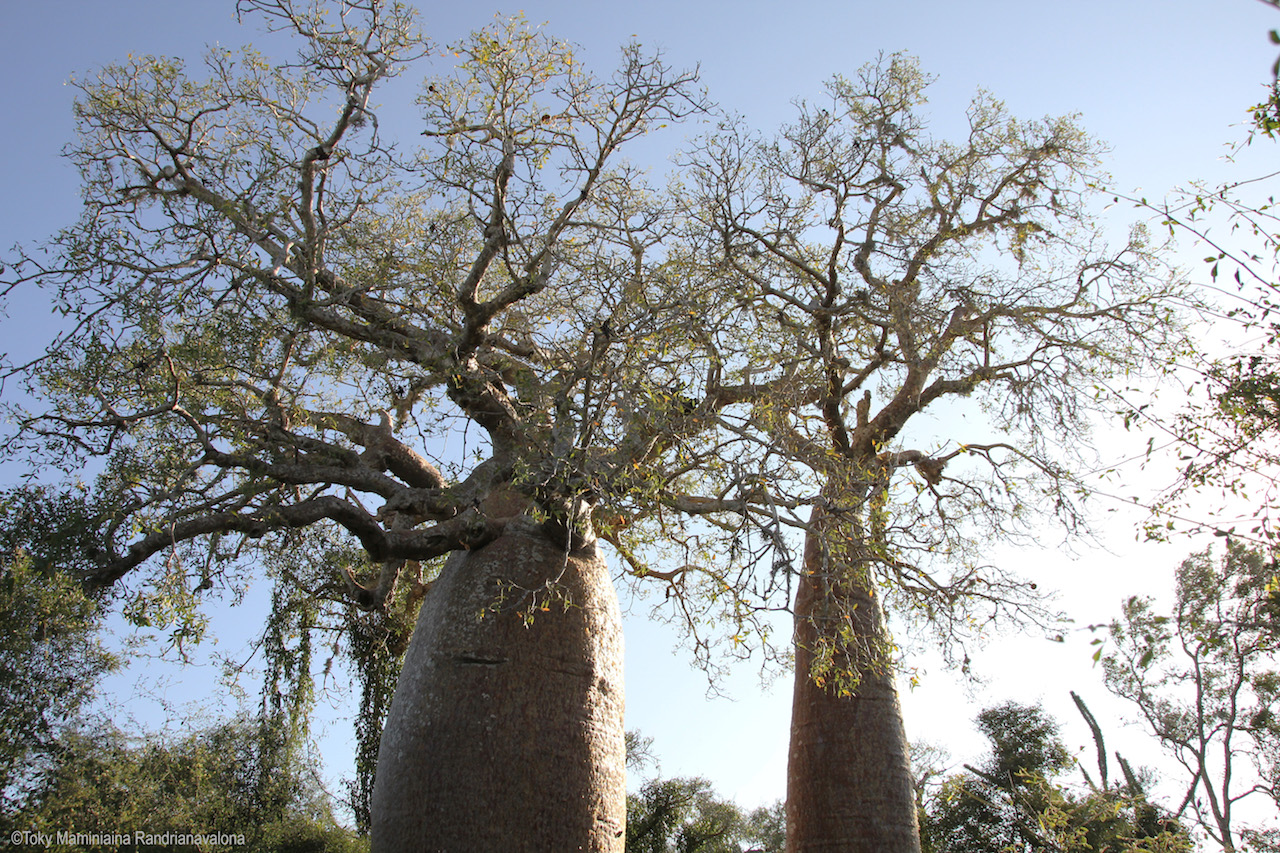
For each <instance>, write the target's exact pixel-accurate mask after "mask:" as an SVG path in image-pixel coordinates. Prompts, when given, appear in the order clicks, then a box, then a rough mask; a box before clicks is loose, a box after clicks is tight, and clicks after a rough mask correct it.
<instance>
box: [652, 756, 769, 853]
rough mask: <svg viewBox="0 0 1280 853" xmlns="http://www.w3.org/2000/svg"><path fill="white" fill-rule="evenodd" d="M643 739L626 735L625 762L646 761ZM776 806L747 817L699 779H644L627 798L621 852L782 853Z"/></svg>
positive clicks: (755, 811) (756, 811)
mask: <svg viewBox="0 0 1280 853" xmlns="http://www.w3.org/2000/svg"><path fill="white" fill-rule="evenodd" d="M649 743H650V741H649V739H648V738H642V737H640V736H639V735H637V734H634V733H632V732H628V733H627V763H628V766H629V767H631V768H633V769H640V768H643V767H644V766H645V765H646V764H648V763H649V762H650V760H651V759H650V756H649V755H648V752H647V750H648V746H649ZM785 842H786V827H785V809H784V807H783V804H782V802H781V801H779V802H777V803H775V804H773V805H772V806H761V807H760V808H757V809H755V810H753V811H751V812H750V813H748V812H745V811H744V810H743V809H741V808H739V807H738V806H737V805H736V804H735V803H733V802H732V801H729V800H724V799H722V798H721V797H720V796H719V795H718V794H717V793H716V792H715V791H714V790H713V789H712V787H711V783H710V782H708V781H707V780H706V779H702V778H686V777H678V778H674V779H663V778H660V777H657V776H655V777H653V778H651V779H647V780H646V781H645V782H644V784H643V785H641V786H640V788H639V790H638V791H637V792H636V793H634V794H628V795H627V849H628V850H631V851H633V853H782V851H783V849H784V847H785Z"/></svg>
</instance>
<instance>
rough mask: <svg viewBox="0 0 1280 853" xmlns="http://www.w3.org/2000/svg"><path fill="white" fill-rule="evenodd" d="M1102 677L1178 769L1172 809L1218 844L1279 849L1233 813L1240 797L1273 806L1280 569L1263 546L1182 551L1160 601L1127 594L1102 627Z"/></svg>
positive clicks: (1277, 778) (1270, 835)
mask: <svg viewBox="0 0 1280 853" xmlns="http://www.w3.org/2000/svg"><path fill="white" fill-rule="evenodd" d="M1110 638H1111V641H1112V642H1113V644H1114V646H1113V649H1112V650H1111V651H1109V652H1108V653H1107V654H1106V655H1104V656H1103V658H1102V660H1103V664H1104V666H1105V668H1106V678H1107V687H1108V689H1110V690H1111V691H1112V692H1113V693H1115V694H1116V695H1117V696H1120V697H1122V698H1124V699H1128V700H1129V701H1130V702H1133V703H1134V704H1135V705H1136V706H1137V708H1138V710H1139V711H1140V713H1141V715H1142V719H1143V721H1144V723H1145V725H1146V727H1147V728H1148V729H1149V730H1150V731H1151V733H1152V734H1153V735H1155V737H1156V738H1157V739H1159V741H1160V743H1161V745H1162V746H1163V747H1164V749H1165V750H1166V751H1167V752H1168V753H1169V754H1170V755H1172V756H1173V757H1174V759H1175V760H1176V761H1177V762H1178V764H1179V765H1181V766H1182V768H1183V770H1184V774H1185V775H1184V776H1183V784H1184V785H1185V786H1186V787H1185V793H1184V794H1183V796H1182V800H1181V802H1180V803H1179V805H1178V807H1177V809H1176V812H1175V813H1176V814H1177V815H1178V816H1181V815H1183V814H1189V815H1190V816H1191V817H1192V818H1193V819H1194V820H1195V822H1196V824H1197V825H1198V826H1199V827H1200V829H1201V830H1203V831H1204V832H1205V833H1206V834H1207V835H1208V836H1209V838H1210V839H1212V840H1213V842H1214V843H1215V844H1218V845H1220V846H1221V847H1222V849H1224V850H1237V849H1259V850H1269V849H1276V847H1277V845H1278V844H1280V837H1277V834H1276V830H1274V829H1259V828H1257V827H1256V826H1251V825H1250V824H1249V823H1248V822H1247V821H1245V820H1242V819H1241V816H1240V803H1241V802H1242V801H1245V800H1249V801H1251V802H1258V801H1261V803H1265V804H1267V805H1264V806H1263V808H1264V810H1266V811H1270V810H1271V809H1272V808H1274V809H1276V811H1277V813H1280V720H1278V719H1277V718H1276V712H1275V708H1276V707H1278V706H1280V671H1277V669H1276V652H1277V649H1278V648H1280V576H1278V575H1277V573H1276V568H1275V564H1274V563H1273V562H1271V561H1269V560H1268V559H1267V558H1266V557H1265V556H1264V555H1263V554H1262V553H1261V552H1259V551H1257V550H1252V549H1249V548H1246V547H1244V546H1241V545H1239V544H1235V543H1233V544H1230V545H1228V548H1227V550H1226V553H1225V554H1223V555H1222V557H1221V558H1220V559H1215V558H1214V557H1213V556H1212V554H1211V552H1210V551H1208V550H1206V551H1204V552H1201V553H1199V554H1193V555H1192V556H1190V557H1188V558H1187V559H1186V560H1185V561H1183V563H1182V565H1181V566H1180V567H1179V568H1178V572H1177V587H1176V599H1175V602H1174V605H1173V609H1172V611H1171V612H1169V613H1167V614H1166V613H1162V612H1160V609H1158V608H1157V606H1156V604H1155V602H1154V600H1153V599H1151V598H1139V597H1133V598H1130V599H1129V600H1128V601H1126V602H1125V604H1124V611H1123V616H1122V617H1121V618H1120V619H1119V620H1117V621H1116V622H1114V623H1113V624H1112V625H1111V628H1110Z"/></svg>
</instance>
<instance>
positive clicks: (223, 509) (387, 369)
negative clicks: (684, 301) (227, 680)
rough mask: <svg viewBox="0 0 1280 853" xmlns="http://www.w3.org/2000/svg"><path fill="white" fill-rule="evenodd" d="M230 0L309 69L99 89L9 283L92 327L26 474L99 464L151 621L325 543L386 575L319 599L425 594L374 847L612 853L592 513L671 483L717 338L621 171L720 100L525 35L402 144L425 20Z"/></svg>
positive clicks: (42, 383)
mask: <svg viewBox="0 0 1280 853" xmlns="http://www.w3.org/2000/svg"><path fill="white" fill-rule="evenodd" d="M238 8H239V9H240V10H241V11H242V12H244V13H254V14H255V15H256V16H257V18H256V19H257V20H259V21H265V22H266V24H267V26H268V27H269V28H271V29H275V30H282V31H284V32H286V33H290V34H292V35H293V37H295V38H296V39H297V41H298V44H299V45H300V49H299V52H298V55H297V57H295V58H294V59H292V60H289V61H284V62H278V63H272V62H270V61H268V60H267V59H266V58H265V57H263V56H262V55H260V54H258V53H255V52H253V51H251V50H245V51H242V52H239V53H237V52H233V51H230V50H227V49H223V48H215V49H213V50H212V51H211V52H210V53H209V55H208V56H207V58H206V61H205V69H204V72H203V76H197V75H195V74H193V73H192V72H190V71H189V70H188V68H187V66H186V65H185V64H184V63H183V62H181V61H179V60H174V59H166V58H159V57H135V58H132V59H130V60H128V61H127V62H124V63H121V64H118V65H113V66H109V67H107V68H105V69H103V70H102V71H101V72H100V73H99V74H98V75H97V76H96V77H95V78H92V79H90V80H88V81H87V82H85V83H83V84H80V90H81V94H80V97H79V100H78V103H77V107H76V115H77V121H78V127H79V137H78V140H77V142H76V143H74V144H73V145H72V146H71V147H70V149H69V154H70V157H71V159H72V160H73V162H75V163H76V164H77V166H78V167H79V168H80V170H81V174H82V180H83V183H84V195H85V212H84V215H83V217H82V218H81V220H80V221H79V222H78V223H77V224H75V225H73V226H71V227H69V228H67V229H65V230H63V231H62V232H61V233H60V234H59V235H57V236H56V237H55V238H54V239H53V240H52V241H51V242H50V243H49V244H48V245H47V246H45V247H42V249H41V250H40V251H26V252H21V253H20V254H19V255H18V256H17V257H16V258H14V259H13V263H11V264H8V265H7V269H8V272H7V273H6V278H5V281H4V288H5V289H9V288H13V287H31V286H42V287H45V288H47V289H48V290H49V292H50V294H51V296H52V298H53V299H54V300H55V302H56V304H57V305H58V306H59V307H60V308H61V310H62V311H63V313H64V314H65V315H66V317H67V320H68V328H67V330H66V331H65V332H64V333H63V334H61V335H60V336H59V338H58V339H57V340H56V341H54V342H52V344H51V345H50V346H49V348H48V350H47V352H46V354H45V355H43V356H42V357H39V358H37V359H35V360H33V361H32V362H30V363H27V364H22V365H11V366H9V367H8V368H7V369H6V377H7V378H8V379H9V380H10V385H9V387H10V388H14V387H17V388H18V390H20V391H21V392H23V393H25V395H27V396H26V400H29V401H33V402H25V401H24V400H23V399H14V398H13V397H10V401H9V404H8V407H7V409H8V411H7V413H8V415H9V417H10V419H11V422H12V423H14V424H16V425H17V426H16V428H15V429H14V431H13V432H12V433H11V434H10V435H9V436H8V438H7V440H6V442H5V448H6V450H7V452H8V453H9V454H10V455H11V457H13V458H29V459H33V460H37V462H36V464H49V465H51V466H53V467H55V468H59V469H61V470H62V471H64V472H66V473H67V474H68V475H69V476H71V477H75V476H78V475H79V474H80V472H83V471H85V470H89V471H98V470H100V471H101V474H100V475H99V476H97V478H96V479H95V481H94V483H93V492H94V494H95V497H97V498H98V499H99V503H98V506H100V507H102V508H103V515H102V516H100V517H98V518H95V519H94V521H95V528H94V529H98V530H101V531H102V535H101V537H100V539H99V541H98V543H97V546H96V547H97V551H96V552H95V553H94V554H93V558H92V563H93V565H92V566H91V567H89V568H88V569H87V571H86V576H87V578H88V580H89V581H91V582H92V583H95V584H99V585H111V584H114V583H116V582H117V581H120V580H122V579H124V578H126V577H129V578H130V585H131V586H133V588H134V589H139V588H145V589H146V590H148V592H146V593H143V594H140V598H139V599H138V601H139V603H138V605H137V607H138V608H141V610H137V612H136V613H135V616H136V618H150V617H147V616H146V615H145V614H144V613H143V612H142V610H145V609H148V608H149V609H150V610H154V611H163V612H174V611H178V612H183V613H186V612H190V611H192V610H193V609H198V608H194V607H193V604H194V602H196V601H197V599H196V596H198V595H204V594H208V593H210V592H211V591H213V594H222V593H225V592H227V591H228V589H229V588H231V589H232V590H234V587H235V584H236V579H237V577H238V576H239V575H240V574H241V573H243V571H245V570H246V567H247V566H248V565H251V564H252V563H253V562H254V561H255V560H260V559H262V558H264V557H265V556H266V555H269V554H272V553H281V552H287V551H289V550H290V549H292V548H295V547H297V546H298V545H299V543H300V542H302V541H303V540H305V539H307V538H308V537H327V538H328V539H329V540H330V541H331V542H332V543H333V544H334V545H335V546H336V548H335V550H337V551H341V550H343V549H348V548H351V547H353V546H354V547H358V548H359V549H361V550H362V551H363V554H364V558H363V559H362V560H361V561H360V562H359V563H352V564H349V565H345V566H338V567H336V568H335V571H334V574H335V575H337V577H336V578H335V577H333V576H331V577H330V578H329V579H328V581H327V583H329V584H332V583H334V582H341V583H343V584H345V586H346V587H347V589H348V592H349V594H350V595H351V596H352V597H353V598H354V599H355V600H356V601H358V602H359V603H360V604H362V605H363V606H365V607H367V608H372V609H376V608H379V607H383V606H385V605H386V604H387V602H395V601H397V600H398V599H397V597H396V591H397V589H398V588H401V587H404V588H407V589H408V590H409V591H410V592H411V593H413V595H411V596H409V598H412V597H413V596H415V595H419V594H422V590H423V587H424V586H425V585H426V584H427V583H428V582H430V583H431V592H430V593H427V594H426V598H425V599H424V607H423V611H422V612H423V616H422V621H421V622H420V624H431V625H432V626H434V627H436V628H438V629H439V630H437V631H435V632H434V633H432V632H424V631H421V630H419V631H417V632H416V636H418V637H421V638H422V639H421V642H420V643H418V642H415V644H414V646H413V647H412V648H411V649H410V650H409V653H408V658H407V661H408V662H407V664H406V670H405V673H406V674H405V675H404V676H402V677H401V679H400V684H401V687H400V688H399V689H398V692H397V699H396V700H395V701H394V702H393V703H392V706H391V709H390V710H389V712H388V722H387V726H386V730H385V732H384V737H383V750H382V753H381V756H380V758H379V773H378V779H379V780H380V782H379V785H376V786H375V790H374V793H373V796H372V803H373V805H372V809H373V812H374V814H373V832H374V837H375V847H378V846H387V847H394V846H397V845H400V844H403V845H406V846H408V847H412V848H414V849H418V848H420V847H423V846H428V847H431V846H441V847H451V846H453V847H457V846H468V847H470V848H471V849H478V848H480V847H484V846H485V845H486V844H491V845H492V846H493V849H512V847H513V846H518V845H517V844H516V842H515V840H513V839H519V842H520V843H522V844H530V843H535V842H534V841H533V840H531V838H533V837H534V836H536V835H537V834H538V833H544V834H550V835H552V836H554V842H551V841H548V842H547V843H548V844H551V845H552V846H556V847H565V848H578V847H580V848H582V849H614V848H616V847H617V846H618V845H620V844H621V841H622V835H623V829H622V825H621V824H622V820H623V811H624V809H623V805H624V804H623V796H624V788H623V775H622V751H623V748H622V727H621V709H622V703H621V683H620V676H621V664H620V645H619V642H618V636H619V630H620V629H619V622H618V616H617V605H616V600H615V598H614V593H613V589H612V585H611V583H610V580H609V577H608V575H607V573H606V571H605V569H604V565H603V561H602V559H601V556H600V552H599V551H598V549H596V547H595V540H596V536H597V530H596V525H595V524H593V512H597V511H599V512H600V513H602V514H601V518H602V519H604V518H608V519H616V518H618V516H617V515H616V514H614V513H613V512H612V511H608V507H609V505H610V504H611V503H616V502H619V501H620V500H621V497H622V496H626V495H634V494H636V493H638V492H641V491H643V490H644V489H645V488H650V486H649V485H648V484H653V483H661V482H663V470H662V466H661V465H659V464H658V463H659V460H660V459H661V457H662V454H663V452H664V450H665V449H666V448H667V447H669V445H670V437H671V436H673V435H679V434H680V433H681V432H682V431H683V430H684V429H686V428H687V427H688V426H689V424H690V418H689V413H688V412H685V411H683V409H681V408H680V407H678V406H675V405H673V404H672V403H671V401H670V394H669V392H667V391H666V390H665V389H666V388H668V387H669V386H670V384H671V383H670V379H671V377H672V375H673V374H674V372H675V370H676V368H677V367H678V366H682V365H683V364H684V363H686V362H684V361H682V360H681V359H679V358H678V357H677V355H676V354H675V353H673V352H669V351H663V350H662V349H661V348H660V347H659V346H658V345H657V343H656V342H669V341H673V340H674V341H679V340H682V339H685V338H688V337H689V334H688V331H687V330H688V329H689V328H690V327H691V326H692V325H693V323H694V319H695V318H693V317H691V316H689V315H688V314H686V313H676V312H669V311H665V310H664V302H663V300H661V299H657V298H653V297H651V296H647V295H646V289H647V288H648V287H649V285H650V284H651V282H650V276H651V272H652V268H653V266H654V262H653V261H651V259H650V254H651V251H652V249H653V247H654V246H655V245H656V244H657V243H658V242H659V241H660V240H661V239H662V237H663V231H662V228H663V226H662V223H663V221H664V220H663V213H662V211H661V209H660V208H658V207H657V206H656V205H655V204H654V203H653V200H652V198H650V197H648V196H647V195H646V193H645V190H644V185H643V181H642V180H641V178H640V176H639V175H638V174H637V173H636V171H635V170H634V169H631V168H629V167H627V166H625V165H618V164H617V155H618V152H619V149H620V148H622V147H623V146H624V145H626V144H627V143H628V142H629V141H631V140H634V139H636V138H638V137H640V136H642V135H644V134H645V133H647V132H648V131H649V130H650V129H652V128H654V127H656V126H658V125H660V124H662V123H665V122H668V121H671V120H674V119H677V118H679V117H681V116H682V115H685V114H687V113H689V112H692V111H695V110H697V109H699V108H700V106H701V104H700V102H699V100H698V97H699V96H698V95H697V93H696V92H694V91H693V90H692V88H691V87H692V83H693V78H692V76H691V75H688V74H683V73H674V72H672V71H670V70H669V69H668V68H667V67H666V66H665V65H664V64H663V63H662V62H660V61H659V60H658V59H657V58H654V57H647V56H644V55H642V54H641V53H640V51H639V50H638V48H634V47H632V48H627V49H625V50H624V51H623V55H622V60H621V64H620V67H619V70H618V71H617V72H616V74H615V75H614V76H613V77H611V78H609V79H604V80H601V79H596V78H594V77H592V76H591V75H590V74H588V73H587V72H586V71H585V70H584V69H583V68H582V67H581V64H580V63H579V62H577V61H576V59H575V57H574V56H573V54H572V52H571V51H570V50H569V48H568V47H567V46H566V45H564V44H562V43H560V42H557V41H555V40H553V39H551V38H549V37H547V36H545V35H543V34H542V33H540V32H538V31H536V30H533V29H530V28H528V27H526V26H524V25H523V23H522V22H519V21H516V22H511V23H510V24H509V25H507V24H498V25H495V26H494V27H492V28H490V29H489V30H487V31H485V32H482V33H478V34H477V35H476V36H474V37H473V38H471V39H469V40H467V41H465V42H464V43H462V44H459V45H456V46H454V51H453V52H454V54H456V55H457V57H458V58H459V59H460V65H459V68H458V70H457V72H456V73H453V74H447V75H445V76H440V77H435V78H433V79H432V80H430V81H428V82H427V84H426V85H425V86H424V87H423V90H422V94H421V98H420V104H421V107H422V113H423V119H422V125H421V126H422V127H423V128H425V130H424V134H423V139H424V142H423V147H422V149H421V150H420V151H418V152H413V153H401V152H400V151H398V150H396V149H395V148H393V146H392V144H391V143H390V142H389V141H388V140H386V139H384V137H383V135H382V132H381V128H380V125H379V122H378V117H377V115H376V113H375V112H374V107H373V104H374V103H375V102H376V98H375V92H381V91H382V90H383V84H384V83H385V82H386V81H387V80H389V79H391V78H393V77H394V76H396V75H398V74H400V73H401V72H403V71H404V70H405V68H406V67H407V66H408V65H409V64H410V63H412V62H413V61H415V60H418V59H421V58H423V57H425V56H427V55H428V54H430V53H431V50H432V46H431V45H430V44H429V42H428V41H427V40H426V39H425V38H424V37H422V36H421V34H420V33H419V32H418V31H417V29H416V25H415V22H414V20H413V17H412V14H411V13H410V11H409V10H408V9H407V7H404V6H402V5H400V4H398V3H395V2H389V0H388V2H382V0H349V2H341V3H337V2H335V3H332V4H321V3H307V4H295V3H292V2H275V0H244V2H241V3H239V4H238ZM681 284H683V283H681ZM15 383H16V385H15ZM470 427H475V428H476V429H475V430H474V431H473V430H471V429H470ZM449 553H455V554H456V555H457V556H456V558H455V559H454V560H453V561H452V562H450V563H449V564H447V565H446V567H445V568H444V569H443V570H442V572H441V574H440V576H439V577H438V578H436V579H435V580H434V581H432V579H431V578H430V577H428V576H426V575H423V574H420V570H421V567H422V565H423V563H424V562H427V561H430V560H431V559H433V558H435V557H440V556H443V555H446V554H449ZM338 569H340V570H341V573H339V572H338ZM367 569H371V571H366V570H367ZM279 600H280V601H282V602H284V601H293V600H294V599H292V598H291V597H289V596H283V597H281V598H280V599H279ZM477 612H484V613H485V614H486V618H485V619H484V620H481V621H479V622H477V621H476V619H475V618H474V617H475V614H476V613H477ZM535 616H536V618H533V617H535ZM193 624H194V623H193ZM446 674H447V675H448V677H445V675H446ZM406 684H407V685H408V686H407V687H406V686H405V685H406ZM492 695H501V696H503V697H506V698H507V699H509V700H510V704H508V705H504V706H502V707H501V708H499V707H496V706H493V705H492V704H485V702H486V700H485V699H484V697H487V696H492ZM481 706H483V709H484V713H483V714H480V713H479V710H478V709H479V708H480V707H481ZM493 726H498V727H499V728H498V729H493V728H492V727H493ZM498 730H500V731H502V732H504V734H503V735H502V736H496V735H495V734H494V732H495V731H498ZM534 733H537V736H538V737H539V738H541V741H540V747H539V748H538V749H536V750H530V749H528V748H527V744H528V740H527V739H528V738H529V737H532V736H534ZM388 744H390V745H389V746H388ZM500 747H501V748H505V749H510V750H511V752H510V754H509V755H507V756H504V755H503V754H502V753H501V752H500V751H499V748H500ZM424 754H430V755H431V759H430V761H429V762H428V764H426V765H424V764H422V763H421V759H420V756H422V755H424ZM484 767H488V768H490V769H489V771H486V772H480V768H484ZM513 768H516V769H518V770H519V772H518V773H516V772H512V771H513ZM549 780H555V784H550V783H549ZM379 792H381V793H379ZM499 802H501V803H502V804H503V807H502V808H500V809H488V808H484V807H483V806H482V804H484V803H490V804H493V803H499ZM379 814H381V817H379ZM485 833H489V834H492V835H493V837H492V838H489V839H488V840H486V839H485V838H482V836H484V835H485ZM531 833H532V835H531ZM380 834H381V839H382V840H381V841H379V836H380ZM451 839H453V840H451ZM457 839H462V840H457Z"/></svg>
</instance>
